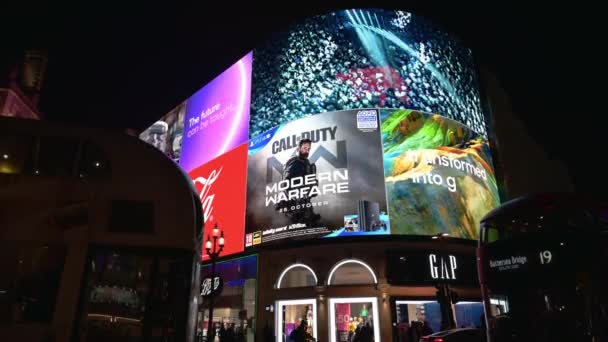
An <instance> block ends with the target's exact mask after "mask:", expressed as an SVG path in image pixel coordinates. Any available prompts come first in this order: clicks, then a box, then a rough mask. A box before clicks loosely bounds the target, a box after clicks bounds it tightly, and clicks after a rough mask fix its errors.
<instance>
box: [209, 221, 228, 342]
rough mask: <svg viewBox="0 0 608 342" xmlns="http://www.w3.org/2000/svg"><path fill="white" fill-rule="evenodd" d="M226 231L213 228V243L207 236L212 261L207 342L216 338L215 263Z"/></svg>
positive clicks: (221, 248)
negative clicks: (214, 317) (214, 322)
mask: <svg viewBox="0 0 608 342" xmlns="http://www.w3.org/2000/svg"><path fill="white" fill-rule="evenodd" d="M218 240H219V241H218ZM224 243H225V241H224V231H221V232H220V230H219V229H218V227H217V223H216V224H215V226H214V227H213V242H212V241H211V238H210V237H209V235H207V242H205V250H206V251H207V255H208V256H209V259H210V260H211V291H212V292H211V296H209V322H208V325H207V342H212V341H213V339H214V337H215V329H214V327H213V298H214V297H215V296H214V294H213V290H214V288H215V261H216V259H217V258H218V257H219V256H220V253H222V250H223V249H224ZM218 245H219V247H218Z"/></svg>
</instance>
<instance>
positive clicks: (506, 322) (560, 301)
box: [477, 194, 608, 342]
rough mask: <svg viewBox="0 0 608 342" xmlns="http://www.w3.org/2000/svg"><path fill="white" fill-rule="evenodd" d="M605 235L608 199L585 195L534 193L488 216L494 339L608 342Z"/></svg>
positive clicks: (484, 274)
mask: <svg viewBox="0 0 608 342" xmlns="http://www.w3.org/2000/svg"><path fill="white" fill-rule="evenodd" d="M607 241H608V205H606V204H605V203H598V202H597V201H594V200H591V199H589V198H586V197H582V196H576V195H572V194H545V195H535V196H529V197H524V198H519V199H516V200H512V201H510V202H507V203H505V204H504V205H502V206H501V207H499V208H497V209H495V210H493V211H492V212H490V213H489V214H488V215H486V217H484V219H483V220H482V221H481V235H480V239H479V248H478V261H477V265H478V271H479V280H480V284H481V288H482V295H483V299H484V308H485V313H486V328H487V337H488V341H490V342H501V341H514V342H515V341H517V342H519V341H535V342H538V341H608V293H607V291H608V276H607V272H608V247H607V246H608V244H607Z"/></svg>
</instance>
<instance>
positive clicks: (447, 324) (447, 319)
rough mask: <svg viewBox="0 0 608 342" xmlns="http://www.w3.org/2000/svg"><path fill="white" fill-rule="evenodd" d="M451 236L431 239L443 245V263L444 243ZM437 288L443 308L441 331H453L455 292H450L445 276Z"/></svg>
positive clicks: (442, 235)
mask: <svg viewBox="0 0 608 342" xmlns="http://www.w3.org/2000/svg"><path fill="white" fill-rule="evenodd" d="M448 236H450V234H449V233H439V234H436V235H433V236H432V237H431V239H433V240H435V241H438V242H439V243H440V244H441V245H442V248H441V254H440V255H441V256H440V258H441V261H440V263H443V262H444V261H443V260H444V257H445V255H443V254H444V253H443V251H444V246H443V241H445V239H446V238H447V237H448ZM435 288H437V301H438V302H439V306H440V308H441V330H447V329H453V328H456V322H455V321H454V312H453V311H452V305H451V304H452V301H453V300H452V296H453V292H452V291H451V290H450V287H449V285H448V283H447V281H446V280H445V279H443V275H441V276H440V277H439V278H438V279H437V283H436V284H435Z"/></svg>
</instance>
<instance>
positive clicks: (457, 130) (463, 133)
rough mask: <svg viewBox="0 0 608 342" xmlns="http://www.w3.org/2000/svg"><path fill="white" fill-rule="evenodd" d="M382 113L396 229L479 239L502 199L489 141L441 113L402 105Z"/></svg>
mask: <svg viewBox="0 0 608 342" xmlns="http://www.w3.org/2000/svg"><path fill="white" fill-rule="evenodd" d="M381 118H382V148H383V152H384V177H385V183H386V193H387V198H388V203H389V214H390V222H391V229H392V233H393V234H422V235H428V234H435V233H449V234H450V236H453V237H461V238H466V239H477V237H478V233H479V222H480V221H481V219H482V218H483V216H484V215H485V214H487V213H488V212H489V211H490V210H492V209H494V208H496V207H497V206H498V205H500V202H499V201H500V200H499V195H498V187H497V185H496V178H495V176H494V168H493V166H492V158H491V154H490V148H489V145H488V141H487V140H486V139H485V138H484V137H483V136H482V135H481V134H479V133H476V132H474V131H473V130H471V129H469V128H468V127H466V126H464V125H462V124H461V123H458V122H456V121H454V120H451V119H448V118H445V117H443V116H440V115H435V114H427V113H422V112H417V111H413V110H407V109H398V110H382V111H381Z"/></svg>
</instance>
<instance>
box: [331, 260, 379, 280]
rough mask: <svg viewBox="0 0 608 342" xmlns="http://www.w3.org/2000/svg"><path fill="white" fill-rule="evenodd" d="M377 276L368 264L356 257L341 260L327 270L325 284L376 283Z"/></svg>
mask: <svg viewBox="0 0 608 342" xmlns="http://www.w3.org/2000/svg"><path fill="white" fill-rule="evenodd" d="M377 283H378V278H376V274H374V271H373V270H372V268H371V267H369V265H368V264H366V263H364V262H363V261H361V260H357V259H346V260H342V261H340V262H339V263H337V264H336V265H334V267H332V268H331V271H329V276H328V277H327V285H359V284H377Z"/></svg>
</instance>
